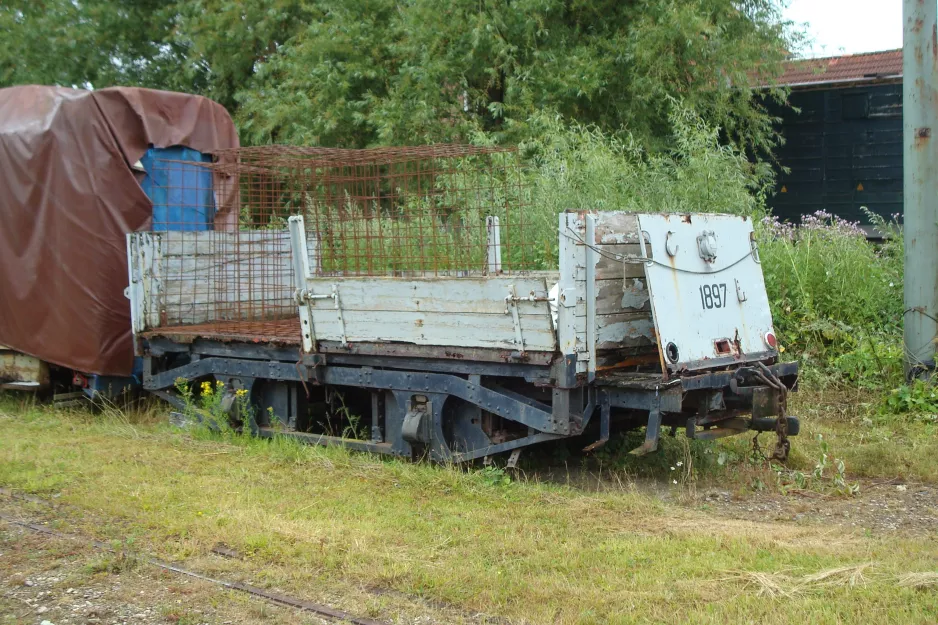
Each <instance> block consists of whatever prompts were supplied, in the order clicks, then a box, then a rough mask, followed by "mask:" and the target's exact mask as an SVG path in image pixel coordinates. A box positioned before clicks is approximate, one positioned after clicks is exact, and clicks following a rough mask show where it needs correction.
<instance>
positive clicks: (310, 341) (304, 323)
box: [287, 215, 316, 354]
mask: <svg viewBox="0 0 938 625" xmlns="http://www.w3.org/2000/svg"><path fill="white" fill-rule="evenodd" d="M287 226H288V227H289V230H290V255H291V256H292V260H293V284H294V286H295V287H296V290H295V291H294V298H295V299H296V300H297V307H298V308H299V315H300V327H301V328H302V332H301V334H300V337H301V341H302V343H303V351H304V352H306V353H307V354H308V353H310V352H312V351H314V350H315V349H316V331H315V329H314V328H313V316H312V314H311V313H310V311H309V306H307V305H306V299H307V298H308V297H309V293H308V291H307V289H306V285H307V284H308V283H309V282H308V281H309V280H310V278H312V277H313V273H312V271H310V267H309V250H308V249H307V247H306V225H305V224H304V222H303V216H302V215H293V216H291V217H290V218H289V219H288V220H287ZM301 299H302V301H301Z"/></svg>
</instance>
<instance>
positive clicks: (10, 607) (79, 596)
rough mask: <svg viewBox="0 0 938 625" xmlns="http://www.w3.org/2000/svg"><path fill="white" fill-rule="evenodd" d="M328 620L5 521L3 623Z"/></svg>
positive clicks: (0, 547) (1, 533) (0, 525)
mask: <svg viewBox="0 0 938 625" xmlns="http://www.w3.org/2000/svg"><path fill="white" fill-rule="evenodd" d="M4 510H5V512H6V511H7V510H9V508H8V507H6V506H5V507H4ZM325 622H326V621H323V620H321V619H318V618H316V617H315V616H314V615H310V614H301V613H298V612H297V611H296V610H292V609H287V608H282V607H279V606H276V605H272V604H269V603H267V602H264V601H260V600H255V599H252V598H250V597H247V596H244V595H242V594H239V593H234V592H231V591H227V590H225V589H222V588H219V587H218V586H216V585H214V584H211V583H208V582H202V581H199V580H193V579H187V578H180V576H179V575H177V574H174V573H170V572H167V571H162V570H160V569H156V568H154V567H152V566H149V565H147V564H146V563H142V562H136V561H134V560H132V559H131V560H126V559H121V558H119V557H114V556H112V555H110V554H107V553H106V552H102V551H100V550H98V549H95V548H93V547H91V546H89V545H86V544H84V543H81V542H78V541H74V540H68V539H63V538H57V537H54V536H48V535H44V534H37V533H35V532H33V531H31V530H28V529H26V528H22V527H19V526H16V525H10V524H8V523H5V522H3V521H0V623H2V624H3V625H7V624H12V623H16V624H27V623H28V624H30V625H32V624H36V625H92V624H98V623H100V624H102V625H104V624H106V625H151V624H152V625H156V624H166V623H177V624H180V625H197V624H200V623H206V624H213V625H214V624H219V625H227V624H241V623H251V624H253V623H289V624H299V623H309V624H313V623H315V624H319V623H325Z"/></svg>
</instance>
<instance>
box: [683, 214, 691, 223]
mask: <svg viewBox="0 0 938 625" xmlns="http://www.w3.org/2000/svg"><path fill="white" fill-rule="evenodd" d="M681 221H683V222H684V223H686V224H689V223H690V222H691V221H690V215H681Z"/></svg>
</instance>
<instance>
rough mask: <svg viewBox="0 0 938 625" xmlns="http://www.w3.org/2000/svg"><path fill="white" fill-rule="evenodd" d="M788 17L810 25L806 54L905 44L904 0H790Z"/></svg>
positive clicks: (822, 53) (899, 46)
mask: <svg viewBox="0 0 938 625" xmlns="http://www.w3.org/2000/svg"><path fill="white" fill-rule="evenodd" d="M785 17H786V18H787V19H789V20H792V21H793V22H797V23H799V24H801V23H805V22H807V24H808V25H807V32H808V39H809V41H808V43H807V45H806V46H805V48H804V49H803V50H802V51H801V54H799V56H802V57H812V56H836V55H839V54H856V53H858V52H875V51H878V50H890V49H895V48H901V47H902V0H790V3H789V5H788V8H787V9H786V10H785Z"/></svg>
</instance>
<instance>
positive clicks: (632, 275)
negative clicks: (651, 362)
mask: <svg viewBox="0 0 938 625" xmlns="http://www.w3.org/2000/svg"><path fill="white" fill-rule="evenodd" d="M640 236H641V234H640V229H639V222H638V216H637V215H635V214H630V213H618V212H608V213H598V214H597V216H596V237H595V241H594V244H595V245H596V246H597V248H598V249H599V250H600V252H601V258H600V260H599V262H598V263H597V266H596V285H597V286H596V300H597V301H596V311H597V315H596V335H597V339H596V351H597V352H598V353H599V352H605V353H607V354H610V355H611V353H612V352H623V351H628V352H630V353H637V354H640V353H644V352H650V353H653V352H656V351H657V345H656V342H655V332H654V322H653V319H652V313H651V305H650V298H649V294H648V286H647V280H646V278H645V268H644V265H643V264H642V263H636V262H623V259H625V258H629V257H631V258H639V257H641V254H642V250H641V242H640V238H639V237H640ZM584 273H585V272H584ZM585 313H586V310H585V307H583V309H582V310H581V309H580V307H577V315H581V314H584V315H585Z"/></svg>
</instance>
